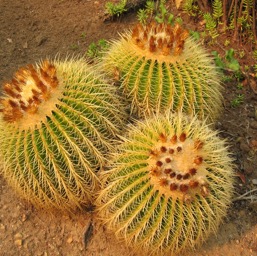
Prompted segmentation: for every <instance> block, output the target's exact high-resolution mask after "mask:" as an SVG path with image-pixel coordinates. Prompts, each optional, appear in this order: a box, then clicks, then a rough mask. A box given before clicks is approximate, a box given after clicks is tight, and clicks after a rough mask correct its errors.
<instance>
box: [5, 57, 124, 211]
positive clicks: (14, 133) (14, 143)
mask: <svg viewBox="0 0 257 256" xmlns="http://www.w3.org/2000/svg"><path fill="white" fill-rule="evenodd" d="M3 91H4V94H5V95H4V96H2V97H1V101H0V103H1V109H0V140H1V148H0V160H1V164H2V166H3V175H4V177H5V178H6V179H7V181H8V182H9V183H10V184H11V185H12V186H13V187H14V188H15V189H16V190H18V191H19V192H20V193H21V194H22V195H23V197H25V198H26V199H28V200H29V201H31V202H32V203H34V204H35V205H39V206H40V207H41V206H43V207H45V208H46V207H52V206H53V207H55V208H60V209H72V208H74V207H77V206H78V207H82V206H83V205H87V204H89V203H90V202H91V200H92V195H93V191H95V189H96V187H98V186H99V179H98V178H97V176H96V172H97V170H99V169H100V168H102V166H103V164H104V162H105V154H106V152H108V151H109V150H111V149H112V148H113V145H112V143H113V139H114V138H116V136H117V134H118V133H119V131H120V129H121V127H122V124H123V121H124V120H123V116H124V113H123V111H122V106H121V104H120V102H119V100H118V97H117V95H116V91H115V88H114V87H112V86H111V85H109V84H107V83H106V82H105V80H104V79H103V77H102V76H101V75H97V74H96V73H94V72H93V69H92V67H89V65H88V64H86V62H85V60H84V59H79V58H77V59H75V58H74V59H66V60H64V61H61V60H59V59H55V60H52V61H49V60H45V61H42V62H40V63H36V64H35V65H28V66H26V67H24V68H21V69H19V70H18V71H17V72H16V73H15V75H14V78H13V79H12V81H11V82H9V83H5V84H4V86H3Z"/></svg>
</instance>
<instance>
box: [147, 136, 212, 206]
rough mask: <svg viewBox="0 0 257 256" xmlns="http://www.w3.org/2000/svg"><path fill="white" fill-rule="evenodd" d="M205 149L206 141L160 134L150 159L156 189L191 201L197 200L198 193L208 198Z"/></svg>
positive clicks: (150, 152)
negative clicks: (204, 142) (203, 154)
mask: <svg viewBox="0 0 257 256" xmlns="http://www.w3.org/2000/svg"><path fill="white" fill-rule="evenodd" d="M202 148H203V142H201V141H200V140H199V139H196V140H193V139H191V138H188V137H187V134H186V133H185V132H183V133H181V134H180V135H177V134H173V135H171V136H169V135H164V133H160V134H159V137H158V139H157V141H156V145H155V146H154V147H153V148H152V149H151V150H150V151H149V158H148V164H149V166H150V167H151V168H150V171H149V175H150V178H151V179H150V180H151V182H152V184H153V185H154V187H155V188H156V189H157V190H159V191H160V192H161V193H162V194H165V195H167V196H171V197H174V198H180V199H181V200H184V201H185V200H186V201H187V202H191V201H193V199H194V197H195V195H196V194H201V195H202V196H208V194H209V193H208V192H209V190H208V183H207V179H206V173H207V171H206V170H205V168H204V161H203V160H204V159H203V156H201V154H202ZM196 167H197V169H196ZM189 198H190V200H188V199H189Z"/></svg>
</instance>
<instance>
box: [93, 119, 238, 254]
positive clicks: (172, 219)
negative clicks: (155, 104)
mask: <svg viewBox="0 0 257 256" xmlns="http://www.w3.org/2000/svg"><path fill="white" fill-rule="evenodd" d="M109 165H110V170H109V171H107V172H106V173H102V174H101V177H102V180H103V186H104V187H103V189H102V190H101V191H100V194H99V197H98V199H97V205H98V212H99V216H100V218H101V219H102V220H103V222H104V223H105V224H106V225H107V227H108V229H109V230H110V231H111V232H114V233H115V234H116V235H117V237H118V238H120V239H122V240H124V241H125V242H126V243H127V245H129V246H130V247H131V248H134V249H135V250H136V251H138V252H140V255H166V253H167V255H176V254H177V253H179V252H181V251H183V250H186V249H189V248H194V247H195V246H196V245H199V244H200V243H201V242H203V241H204V240H205V239H206V238H207V237H208V235H209V234H210V233H212V232H215V231H216V230H217V228H218V226H219V224H220V222H221V220H222V217H224V215H225V213H226V210H227V208H228V205H229V204H230V201H231V196H232V193H233V179H234V178H233V177H234V175H233V170H232V167H233V165H232V160H231V158H230V156H229V153H228V151H227V148H226V146H225V144H224V141H223V140H222V139H220V138H219V137H218V136H217V132H215V131H213V130H211V129H210V128H209V127H208V126H207V125H206V123H203V122H200V121H197V119H192V120H189V119H188V118H187V117H183V116H181V115H174V116H173V115H171V114H169V115H166V116H161V117H156V116H155V117H152V118H151V119H148V120H145V121H144V122H141V123H138V124H137V125H136V126H132V127H131V128H130V131H129V133H128V135H127V136H126V137H125V138H124V141H123V142H122V143H121V145H120V146H119V149H118V152H117V153H116V154H115V155H114V156H113V159H112V160H111V161H110V163H109Z"/></svg>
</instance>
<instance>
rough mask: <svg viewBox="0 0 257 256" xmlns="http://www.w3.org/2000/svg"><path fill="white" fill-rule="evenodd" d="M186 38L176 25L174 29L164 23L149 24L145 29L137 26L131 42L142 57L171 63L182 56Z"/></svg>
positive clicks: (184, 31)
mask: <svg viewBox="0 0 257 256" xmlns="http://www.w3.org/2000/svg"><path fill="white" fill-rule="evenodd" d="M188 36H189V33H188V31H187V30H185V29H183V28H182V27H181V26H180V25H179V24H178V23H177V24H176V25H175V26H174V28H173V27H172V26H171V25H170V24H165V23H160V24H158V23H155V22H151V23H149V24H148V25H147V26H146V27H143V25H141V24H138V25H136V26H135V27H134V29H133V31H132V41H133V43H134V44H135V46H136V47H137V51H138V52H139V53H141V54H142V56H146V57H147V58H155V59H159V60H162V59H163V60H164V59H165V60H166V61H167V59H168V60H169V61H173V62H175V61H176V56H179V55H181V54H182V52H183V50H184V44H185V40H186V39H187V38H188Z"/></svg>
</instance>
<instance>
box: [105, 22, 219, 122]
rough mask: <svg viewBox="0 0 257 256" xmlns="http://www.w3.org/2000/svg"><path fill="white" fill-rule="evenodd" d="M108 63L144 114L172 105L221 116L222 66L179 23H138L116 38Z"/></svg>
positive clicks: (189, 111)
mask: <svg viewBox="0 0 257 256" xmlns="http://www.w3.org/2000/svg"><path fill="white" fill-rule="evenodd" d="M103 67H104V69H105V70H106V71H107V72H109V73H110V75H113V72H114V74H115V79H119V80H120V83H121V84H120V87H121V89H122V91H123V95H124V96H125V97H127V98H128V99H129V101H130V102H131V105H132V108H131V111H136V112H137V114H138V115H139V116H145V115H151V114H154V113H162V112H163V111H166V110H168V111H170V110H171V111H182V112H184V113H187V114H189V115H192V116H194V115H195V114H197V115H198V116H199V118H206V117H209V118H210V119H215V118H216V117H217V116H218V114H219V112H220V109H221V102H222V95H221V89H222V87H221V85H220V79H219V74H218V72H217V68H216V66H215V64H214V63H213V60H212V58H211V57H210V56H209V54H208V53H207V52H206V51H205V50H204V49H203V47H202V46H201V45H199V44H198V43H196V41H195V40H194V39H192V38H190V37H189V33H188V31H187V30H185V29H183V28H182V27H181V26H180V25H179V24H176V25H175V26H171V25H170V24H166V23H162V24H157V23H155V22H151V23H149V24H148V25H146V26H143V25H141V24H139V25H136V26H135V27H134V29H133V30H132V31H127V32H126V33H124V34H123V35H122V36H121V37H120V38H119V39H118V40H116V41H113V42H112V45H111V48H110V49H109V51H108V52H106V54H105V56H104V59H103Z"/></svg>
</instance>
